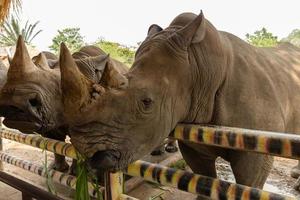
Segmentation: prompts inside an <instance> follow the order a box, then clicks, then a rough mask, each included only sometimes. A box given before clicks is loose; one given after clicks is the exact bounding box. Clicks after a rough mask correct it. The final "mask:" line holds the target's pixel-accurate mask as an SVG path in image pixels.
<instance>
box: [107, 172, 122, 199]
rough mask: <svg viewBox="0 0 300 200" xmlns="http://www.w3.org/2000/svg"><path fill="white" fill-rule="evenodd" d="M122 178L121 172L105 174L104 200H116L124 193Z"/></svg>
mask: <svg viewBox="0 0 300 200" xmlns="http://www.w3.org/2000/svg"><path fill="white" fill-rule="evenodd" d="M123 179H124V176H123V173H122V172H115V173H112V172H105V175H104V181H105V200H118V199H119V198H120V196H121V194H123V192H124V180H123Z"/></svg>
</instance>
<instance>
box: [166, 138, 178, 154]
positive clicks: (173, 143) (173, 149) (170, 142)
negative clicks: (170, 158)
mask: <svg viewBox="0 0 300 200" xmlns="http://www.w3.org/2000/svg"><path fill="white" fill-rule="evenodd" d="M165 150H166V151H167V152H169V153H174V152H177V151H178V148H177V146H176V140H173V139H168V143H167V145H166V147H165Z"/></svg>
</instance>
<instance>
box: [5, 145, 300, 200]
mask: <svg viewBox="0 0 300 200" xmlns="http://www.w3.org/2000/svg"><path fill="white" fill-rule="evenodd" d="M4 152H6V153H9V154H11V155H14V156H16V157H19V158H22V159H25V160H28V161H31V162H33V163H37V164H43V162H44V153H43V152H42V150H40V149H37V148H33V147H30V146H27V145H22V144H19V143H16V142H12V141H9V140H4ZM47 155H48V162H49V161H51V160H53V154H52V153H48V154H47ZM180 157H181V155H180V153H176V154H165V155H164V156H163V157H156V158H154V157H152V156H147V158H145V159H147V160H151V162H160V161H161V160H165V159H167V158H168V159H170V158H176V159H177V158H180ZM163 162H165V161H163ZM296 164H297V161H296V160H291V159H284V158H278V157H276V158H275V163H274V166H273V169H272V171H271V174H270V176H269V177H268V180H267V183H266V184H265V186H264V189H265V190H267V191H270V192H275V193H280V194H285V195H288V196H293V197H297V199H298V198H299V199H300V193H299V192H297V191H296V190H294V189H293V185H294V183H295V182H296V179H293V178H291V177H290V169H291V168H292V167H293V166H295V165H296ZM216 165H217V169H218V177H219V178H221V179H223V180H226V181H230V182H234V181H235V180H234V177H233V175H232V171H231V168H230V166H229V165H228V163H227V162H226V161H224V160H222V159H218V160H217V163H216ZM4 170H5V171H6V172H9V173H11V174H14V175H15V176H17V177H19V178H22V179H24V180H26V181H29V182H31V183H33V184H35V185H37V186H39V187H44V188H45V186H46V185H45V179H44V178H41V177H39V176H37V175H34V174H32V173H30V172H27V171H25V170H22V169H20V168H17V167H14V166H12V165H9V164H4ZM56 189H57V191H58V193H59V194H60V195H62V196H63V198H64V199H72V197H73V195H74V191H73V190H71V189H68V188H66V187H63V186H60V185H56ZM0 194H2V195H0V200H21V193H20V192H19V191H17V190H15V189H14V188H11V187H9V186H7V185H5V184H4V183H0ZM129 195H130V196H133V197H136V198H138V199H141V200H144V199H145V200H156V199H158V200H159V199H172V200H182V199H195V198H196V196H195V195H193V194H189V193H186V192H182V191H179V190H177V189H174V188H170V187H164V186H159V185H157V184H151V183H145V182H143V183H142V184H140V185H139V186H138V187H136V188H135V189H134V190H132V191H130V192H129Z"/></svg>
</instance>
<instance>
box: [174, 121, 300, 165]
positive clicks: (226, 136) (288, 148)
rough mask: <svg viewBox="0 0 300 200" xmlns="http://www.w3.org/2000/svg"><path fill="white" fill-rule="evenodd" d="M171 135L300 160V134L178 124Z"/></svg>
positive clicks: (181, 138) (191, 140) (196, 141)
mask: <svg viewBox="0 0 300 200" xmlns="http://www.w3.org/2000/svg"><path fill="white" fill-rule="evenodd" d="M170 137H171V138H175V139H178V140H183V141H189V142H194V143H200V144H206V145H214V146H219V147H224V148H231V149H236V150H244V151H254V152H257V153H263V154H270V155H274V156H279V157H286V158H292V159H299V160H300V135H295V134H288V133H278V132H269V131H258V130H249V129H241V128H230V127H219V126H201V125H193V124H178V125H177V126H176V128H175V129H174V131H173V132H172V133H171V134H170Z"/></svg>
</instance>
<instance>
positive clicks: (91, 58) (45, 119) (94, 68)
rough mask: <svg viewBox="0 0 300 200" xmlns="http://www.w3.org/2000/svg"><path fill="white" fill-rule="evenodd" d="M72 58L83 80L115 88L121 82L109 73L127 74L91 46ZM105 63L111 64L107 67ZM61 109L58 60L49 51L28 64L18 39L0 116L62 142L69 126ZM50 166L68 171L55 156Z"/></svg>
mask: <svg viewBox="0 0 300 200" xmlns="http://www.w3.org/2000/svg"><path fill="white" fill-rule="evenodd" d="M73 56H74V58H75V59H76V63H78V66H79V68H80V70H81V72H82V73H83V74H84V75H85V76H86V77H88V78H89V79H91V80H93V81H95V82H100V80H101V81H103V82H105V83H106V84H108V85H110V86H112V87H113V86H115V85H118V84H119V81H121V79H118V78H120V77H114V78H115V79H114V78H111V77H110V73H112V72H114V74H118V73H125V72H126V71H128V68H127V67H126V66H125V65H124V64H122V63H119V62H118V61H115V60H112V59H110V58H109V57H108V56H107V55H106V54H105V53H104V52H103V51H102V50H101V49H99V48H97V47H94V46H86V47H83V48H82V49H80V51H79V52H76V53H74V55H73ZM108 62H110V63H112V64H110V65H109V66H107V63H108ZM106 66H107V69H106ZM104 71H105V74H106V75H105V79H109V80H104V79H101V77H102V75H103V73H104ZM115 71H117V72H115ZM1 72H2V71H1ZM107 74H108V75H107ZM121 78H122V77H121ZM111 84H114V85H111ZM62 109H63V105H62V100H61V90H60V71H59V63H58V59H57V57H56V56H55V55H54V54H52V53H50V52H43V53H41V54H39V55H38V56H35V57H33V58H32V61H31V60H30V58H29V55H28V52H27V49H26V46H25V45H24V44H23V42H22V39H21V38H20V39H19V41H18V45H17V48H16V54H15V56H14V58H13V60H12V61H11V66H10V69H9V71H8V81H7V83H6V84H5V86H4V88H3V90H2V91H1V95H0V115H1V116H4V117H5V120H4V124H5V125H6V126H8V127H10V128H15V129H19V130H20V131H22V132H25V133H33V132H37V133H40V134H42V135H43V136H46V137H49V138H52V139H57V140H61V141H64V140H65V136H66V134H67V133H68V130H67V128H68V125H67V124H66V123H65V120H64V117H63V110H62ZM53 167H54V169H56V170H59V171H65V170H67V169H68V165H67V163H66V161H65V158H64V156H60V155H55V162H54V164H53Z"/></svg>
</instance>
